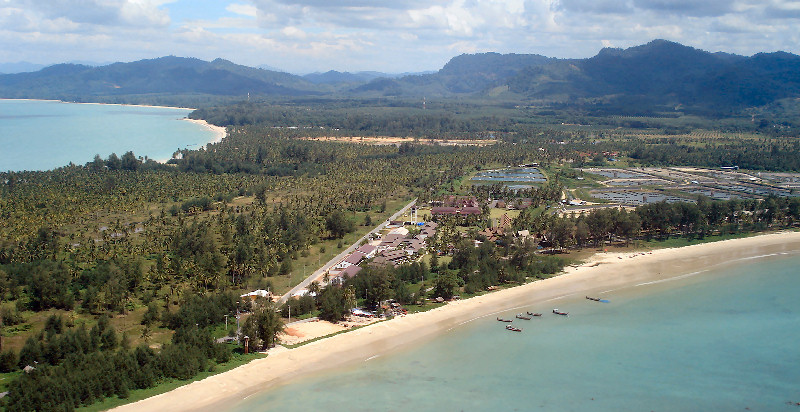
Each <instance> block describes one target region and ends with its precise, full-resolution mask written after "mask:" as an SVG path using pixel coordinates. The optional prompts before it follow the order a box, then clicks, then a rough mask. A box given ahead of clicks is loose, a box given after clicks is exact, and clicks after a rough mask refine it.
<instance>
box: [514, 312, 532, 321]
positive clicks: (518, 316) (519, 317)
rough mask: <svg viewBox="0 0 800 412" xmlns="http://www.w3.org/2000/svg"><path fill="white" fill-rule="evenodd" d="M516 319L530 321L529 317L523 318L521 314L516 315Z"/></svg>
mask: <svg viewBox="0 0 800 412" xmlns="http://www.w3.org/2000/svg"><path fill="white" fill-rule="evenodd" d="M517 319H525V320H531V317H530V316H523V315H522V314H521V313H519V314H517Z"/></svg>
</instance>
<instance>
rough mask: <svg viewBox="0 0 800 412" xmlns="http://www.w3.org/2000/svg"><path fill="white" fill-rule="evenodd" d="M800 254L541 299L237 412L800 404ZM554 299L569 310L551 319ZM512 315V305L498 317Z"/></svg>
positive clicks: (275, 393)
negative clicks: (598, 295)
mask: <svg viewBox="0 0 800 412" xmlns="http://www.w3.org/2000/svg"><path fill="white" fill-rule="evenodd" d="M798 268H800V257H798V256H797V255H794V256H792V257H779V258H776V257H771V258H760V259H749V260H746V261H743V262H742V264H740V265H736V266H735V268H728V269H725V270H724V272H723V271H721V270H717V271H703V272H700V273H693V274H684V275H682V276H679V277H677V278H675V279H674V280H671V281H659V282H648V283H646V284H642V285H639V286H633V287H629V288H625V289H621V290H617V291H613V292H608V293H606V294H603V295H602V297H603V298H606V299H609V300H610V303H599V302H593V301H588V300H586V299H583V297H579V298H575V297H573V298H568V299H562V300H559V301H556V302H549V303H547V304H536V305H533V304H532V305H531V306H530V307H529V308H525V309H522V310H531V311H538V312H544V313H545V314H544V316H543V317H542V318H540V319H537V318H534V319H533V320H530V321H526V320H515V321H514V323H513V325H515V326H518V327H522V328H523V331H522V332H521V333H515V332H509V331H506V330H504V329H503V327H504V326H505V324H502V323H500V322H497V321H496V320H494V317H493V316H491V317H485V318H480V319H478V320H476V321H473V322H470V323H468V324H465V325H463V326H461V327H458V328H455V329H452V330H451V331H449V332H447V333H445V334H443V335H442V336H441V337H438V338H436V339H434V340H432V341H430V342H427V343H424V344H421V345H417V346H415V347H411V348H408V349H407V350H404V351H400V352H395V353H391V354H386V355H384V356H380V357H378V358H374V359H369V360H367V361H365V362H361V363H358V364H355V365H352V366H350V367H348V368H345V369H340V370H337V371H334V372H322V373H319V374H317V375H313V376H309V377H306V378H302V379H298V380H295V381H293V383H291V384H289V385H286V386H281V387H277V388H274V389H271V390H268V391H265V392H263V393H260V394H256V395H253V396H251V397H249V398H248V399H247V400H245V401H244V402H242V403H240V404H238V405H235V406H234V405H232V406H231V408H232V410H235V411H265V410H288V411H303V410H312V409H315V408H319V409H320V410H331V411H338V410H350V411H373V410H389V411H400V410H422V411H426V410H446V411H452V410H467V411H472V410H478V411H482V410H497V411H511V410H520V411H527V410H544V411H573V410H574V411H586V410H589V411H643V410H654V411H659V410H662V411H701V410H746V409H745V408H750V409H751V410H771V411H774V410H797V407H796V406H790V405H788V404H787V402H789V401H793V402H798V401H800V386H799V385H798V382H800V367H798V366H800V345H798V344H797V342H798V340H800V328H798V326H800V299H797V296H798V295H800V270H798ZM554 306H557V307H559V308H560V309H562V310H565V311H568V312H570V315H569V316H568V317H562V316H557V315H553V314H550V313H549V312H550V310H552V308H553V307H554ZM501 316H504V317H513V316H514V313H513V312H509V313H505V314H501Z"/></svg>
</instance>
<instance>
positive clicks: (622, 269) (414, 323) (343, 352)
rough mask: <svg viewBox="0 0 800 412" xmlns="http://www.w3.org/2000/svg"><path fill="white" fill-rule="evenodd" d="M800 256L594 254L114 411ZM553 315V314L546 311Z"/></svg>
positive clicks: (750, 251) (287, 378) (785, 243)
mask: <svg viewBox="0 0 800 412" xmlns="http://www.w3.org/2000/svg"><path fill="white" fill-rule="evenodd" d="M798 251H800V232H779V233H773V234H766V235H759V236H753V237H748V238H741V239H731V240H725V241H719V242H713V243H704V244H698V245H692V246H686V247H682V248H674V249H656V250H653V251H652V252H633V251H632V252H625V253H621V252H617V253H597V254H595V255H593V256H592V257H591V258H590V259H589V260H588V261H587V262H586V263H584V264H582V265H580V266H577V267H567V268H566V269H565V270H564V272H563V273H562V274H561V275H559V276H556V277H553V278H549V279H546V280H542V281H537V282H532V283H528V284H525V285H521V286H517V287H513V288H509V289H505V290H501V291H497V292H494V293H489V294H485V295H481V296H477V297H474V298H470V299H466V300H463V301H455V302H451V303H449V304H446V305H444V306H441V307H439V308H436V309H433V310H430V311H427V312H421V313H417V314H413V315H409V316H406V317H402V318H397V319H393V320H389V321H385V322H380V323H377V324H373V325H370V326H367V327H364V328H361V329H358V330H355V331H352V332H348V333H343V334H339V335H335V336H332V337H329V338H325V339H321V340H318V341H315V342H312V343H309V344H307V345H304V346H301V347H298V348H296V349H291V350H285V349H282V350H278V351H275V350H273V351H271V352H270V356H269V357H267V358H264V359H259V360H256V361H253V362H250V363H248V364H246V365H243V366H241V367H239V368H236V369H234V370H231V371H228V372H225V373H222V374H219V375H214V376H211V377H209V378H206V379H204V380H201V381H197V382H193V383H191V384H188V385H185V386H182V387H180V388H178V389H175V390H173V391H170V392H167V393H164V394H161V395H157V396H154V397H151V398H148V399H145V400H142V401H139V402H136V403H132V404H128V405H124V406H121V407H118V408H116V409H115V410H124V411H145V410H167V409H170V410H197V409H201V410H215V411H216V410H221V409H222V410H224V409H225V406H230V405H231V404H232V403H236V402H238V401H241V400H243V399H244V398H245V397H247V396H250V395H252V394H255V393H260V392H263V391H264V390H266V389H269V388H273V387H276V386H279V385H281V384H285V383H290V382H291V381H292V380H294V379H296V378H298V377H300V376H305V375H309V374H312V373H318V372H322V371H326V370H331V369H335V368H337V367H341V366H344V365H350V364H353V363H356V362H361V361H364V360H367V359H370V358H372V357H375V356H379V355H382V354H385V353H388V352H391V351H393V350H395V349H399V348H402V347H407V346H408V345H418V344H421V343H424V342H425V341H427V340H430V339H433V338H435V337H436V336H437V335H438V334H440V333H442V332H445V331H447V330H450V329H452V328H455V327H458V326H459V325H462V324H465V323H468V322H471V321H475V320H477V319H481V318H485V317H491V316H495V315H496V314H497V313H499V312H504V311H508V310H512V309H518V308H523V307H531V306H537V308H539V309H544V306H545V305H547V306H552V305H553V303H550V302H551V301H556V300H560V299H563V298H568V297H572V298H574V297H575V296H578V297H579V298H580V297H582V296H583V295H584V294H586V295H595V294H612V293H613V292H614V291H620V292H622V289H626V290H627V291H626V292H625V293H629V290H630V289H632V288H634V287H636V286H644V285H652V284H661V283H667V282H668V281H671V280H677V279H683V278H687V277H691V276H693V275H696V274H700V273H702V272H705V270H706V269H708V268H711V267H714V268H719V267H724V266H726V265H735V264H736V263H737V262H740V261H742V260H750V259H754V258H766V257H770V256H777V255H780V254H789V253H793V252H794V253H797V252H798ZM548 310H549V309H548Z"/></svg>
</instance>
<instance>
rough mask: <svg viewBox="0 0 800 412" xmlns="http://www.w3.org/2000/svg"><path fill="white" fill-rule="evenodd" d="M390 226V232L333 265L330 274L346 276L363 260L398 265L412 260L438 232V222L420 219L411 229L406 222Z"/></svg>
mask: <svg viewBox="0 0 800 412" xmlns="http://www.w3.org/2000/svg"><path fill="white" fill-rule="evenodd" d="M387 227H388V228H389V229H390V230H389V232H388V233H386V234H385V235H383V236H381V237H378V238H376V239H373V240H371V241H369V243H366V244H363V245H361V246H360V247H359V248H358V249H356V250H355V251H353V253H351V254H350V255H348V256H347V257H345V258H344V260H342V261H341V262H339V263H338V264H337V265H336V266H334V268H333V270H331V272H330V274H331V276H332V277H333V278H335V277H338V278H340V280H345V279H349V278H351V277H353V276H355V275H356V274H358V272H359V271H361V268H362V266H363V265H364V264H368V265H373V266H387V265H391V266H393V267H397V266H400V265H402V264H403V263H406V262H410V261H412V260H414V259H416V258H418V257H419V256H420V255H421V254H422V253H423V252H424V249H425V247H426V242H425V240H426V239H428V238H431V237H433V236H435V235H436V228H437V227H438V224H437V223H436V222H427V223H418V224H415V225H412V229H411V230H409V229H407V228H406V227H405V226H404V224H403V222H391V224H390V225H389V226H387ZM336 271H338V272H336Z"/></svg>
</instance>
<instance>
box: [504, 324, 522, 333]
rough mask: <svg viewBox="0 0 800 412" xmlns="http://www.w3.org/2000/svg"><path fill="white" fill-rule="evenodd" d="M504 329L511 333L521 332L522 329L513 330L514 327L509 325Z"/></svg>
mask: <svg viewBox="0 0 800 412" xmlns="http://www.w3.org/2000/svg"><path fill="white" fill-rule="evenodd" d="M506 329H508V330H510V331H512V332H522V328H515V327H513V326H511V325H508V326H506Z"/></svg>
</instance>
